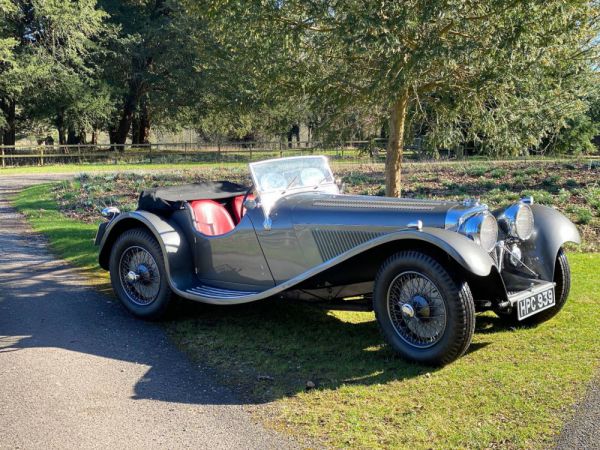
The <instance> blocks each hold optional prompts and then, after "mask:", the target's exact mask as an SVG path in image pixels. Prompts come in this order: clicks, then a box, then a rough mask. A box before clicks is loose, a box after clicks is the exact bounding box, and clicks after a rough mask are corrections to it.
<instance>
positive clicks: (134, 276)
mask: <svg viewBox="0 0 600 450" xmlns="http://www.w3.org/2000/svg"><path fill="white" fill-rule="evenodd" d="M139 278H140V276H139V275H138V274H137V273H135V272H134V271H133V270H130V271H129V272H127V281H129V282H130V283H133V282H134V281H137V280H138V279H139Z"/></svg>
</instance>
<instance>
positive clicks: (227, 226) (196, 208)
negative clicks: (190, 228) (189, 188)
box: [190, 200, 235, 236]
mask: <svg viewBox="0 0 600 450" xmlns="http://www.w3.org/2000/svg"><path fill="white" fill-rule="evenodd" d="M190 207H191V208H192V211H193V212H194V224H195V225H196V229H197V230H198V231H199V232H200V233H202V234H205V235H207V236H218V235H220V234H225V233H228V232H230V231H231V230H233V229H234V228H235V225H234V223H233V220H232V219H231V216H230V215H229V213H228V212H227V210H226V209H225V207H224V206H223V205H221V204H219V203H217V202H214V201H212V200H194V201H193V202H190Z"/></svg>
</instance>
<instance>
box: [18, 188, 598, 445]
mask: <svg viewBox="0 0 600 450" xmlns="http://www.w3.org/2000/svg"><path fill="white" fill-rule="evenodd" d="M15 204H16V206H17V207H18V208H19V209H20V210H21V211H22V212H23V213H24V214H25V215H26V216H27V218H28V219H29V221H30V222H31V224H32V225H33V227H34V228H35V229H36V230H37V231H39V232H41V233H44V234H45V235H46V236H48V238H49V240H50V243H51V246H52V249H53V250H54V251H55V252H56V253H57V254H58V255H60V256H62V257H64V258H65V259H67V260H69V261H71V262H73V263H74V264H77V265H79V266H82V267H83V268H84V269H86V271H87V272H88V274H89V275H90V276H91V278H93V279H94V280H95V281H96V282H98V281H100V282H106V280H107V278H106V274H105V273H104V272H102V271H100V270H98V267H97V263H96V249H95V248H94V247H93V242H92V241H93V237H94V233H95V230H96V225H95V224H90V223H82V222H80V221H78V220H76V219H73V218H68V217H65V216H64V215H63V214H62V213H61V212H60V211H59V210H58V207H57V204H56V201H55V192H54V191H53V190H52V189H50V188H49V186H48V185H46V186H36V187H32V188H29V189H26V190H25V191H23V192H22V193H21V194H20V195H19V196H18V198H17V199H16V200H15ZM569 259H570V261H571V265H572V271H573V288H572V291H571V297H570V300H569V302H568V304H567V305H566V307H565V309H564V310H563V311H562V312H561V313H560V314H559V315H558V316H557V317H556V318H554V319H552V320H551V321H549V322H547V323H545V324H543V325H541V326H538V327H536V328H516V329H514V328H506V327H503V326H502V325H501V324H500V323H499V321H498V320H496V318H495V316H493V315H492V314H485V315H480V316H479V317H478V320H477V330H476V333H475V336H474V339H473V344H472V345H471V348H470V351H469V352H468V353H467V354H466V355H465V356H464V357H462V358H461V359H459V360H458V361H456V362H454V363H452V364H450V365H449V366H447V367H444V368H442V369H437V370H433V369H428V368H424V367H420V366H417V365H413V364H408V363H406V362H404V361H402V360H401V359H399V358H397V357H396V356H395V355H394V354H393V353H392V352H391V351H390V350H389V349H388V348H387V347H386V346H385V345H383V343H382V339H381V337H380V336H379V333H378V331H377V327H376V324H375V321H374V316H373V314H372V313H365V312H330V311H325V310H321V309H317V308H314V307H310V306H307V305H304V304H299V303H294V302H289V301H286V302H284V301H266V302H261V303H255V304H250V305H244V306H237V307H227V308H218V307H210V306H206V305H196V304H184V305H183V306H181V307H180V308H179V309H178V312H177V313H176V317H175V318H173V319H171V320H170V321H168V322H166V323H165V327H166V328H167V330H168V332H169V334H170V335H171V336H172V338H173V340H174V341H175V342H176V343H177V345H178V346H179V347H181V348H182V349H183V350H184V351H185V352H187V353H188V354H189V355H190V356H191V357H192V358H194V359H196V360H198V361H201V362H203V363H207V364H209V365H210V366H212V367H213V368H214V369H215V370H216V371H217V373H219V374H221V376H220V379H221V380H223V382H225V383H227V384H228V385H230V386H232V387H233V388H234V389H236V390H238V392H239V393H240V395H242V396H245V397H246V398H247V400H248V402H249V403H252V404H255V406H254V407H253V408H252V410H253V412H254V414H256V416H257V417H259V418H260V419H261V420H262V421H264V422H265V423H268V424H269V425H270V426H272V427H274V428H276V429H278V430H283V431H284V432H287V433H290V434H292V435H296V436H303V437H308V438H311V439H315V440H318V441H321V442H323V443H324V444H325V445H329V446H334V447H352V448H465V447H472V448H499V447H501V448H532V447H533V448H547V447H549V446H550V445H551V442H552V440H553V439H554V438H555V436H556V434H557V433H558V432H559V431H560V429H561V426H562V424H563V423H564V420H565V419H567V418H568V417H569V416H570V414H571V412H572V407H573V405H574V403H575V402H576V401H577V400H578V399H579V398H580V397H581V396H582V394H583V392H584V390H585V387H586V384H587V383H588V382H589V381H590V379H591V377H592V375H593V373H594V370H595V369H596V368H597V365H598V361H599V359H600V346H598V342H600V326H599V324H600V308H598V301H599V300H600V282H599V281H600V280H599V279H598V267H600V254H599V253H572V254H569ZM308 381H311V382H312V383H314V384H315V385H316V388H314V389H308V390H307V388H306V386H307V382H308Z"/></svg>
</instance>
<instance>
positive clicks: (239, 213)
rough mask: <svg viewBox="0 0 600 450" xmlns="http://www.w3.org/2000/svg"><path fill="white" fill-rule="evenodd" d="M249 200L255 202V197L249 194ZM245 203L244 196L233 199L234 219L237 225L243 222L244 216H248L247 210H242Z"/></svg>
mask: <svg viewBox="0 0 600 450" xmlns="http://www.w3.org/2000/svg"><path fill="white" fill-rule="evenodd" d="M247 199H248V200H254V195H253V194H248V197H247ZM243 201H244V196H243V195H238V196H237V197H233V202H232V205H233V217H234V219H235V221H236V223H240V220H242V217H244V214H246V208H242V202H243Z"/></svg>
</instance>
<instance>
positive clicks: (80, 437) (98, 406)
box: [0, 175, 296, 449]
mask: <svg viewBox="0 0 600 450" xmlns="http://www.w3.org/2000/svg"><path fill="white" fill-rule="evenodd" d="M59 178H66V176H60V175H50V176H45V175H40V176H34V177H27V178H24V177H10V178H0V448H61V449H63V448H109V447H110V448H124V447H127V448H145V449H146V448H159V447H160V448H170V449H171V448H210V449H219V448H261V449H263V448H278V449H279V448H292V447H296V444H295V443H294V442H292V441H290V440H289V439H287V438H285V437H282V436H279V435H277V434H275V433H274V432H271V431H268V430H265V429H264V428H263V427H262V426H261V425H259V424H257V423H254V422H253V420H252V419H251V417H250V416H249V414H248V413H247V411H246V410H245V409H244V407H243V405H242V403H241V402H239V401H238V400H237V399H236V398H235V395H233V394H232V393H231V392H229V391H228V390H227V389H225V388H223V387H221V386H220V385H219V383H218V380H215V377H214V375H213V374H212V373H211V372H210V371H209V370H208V369H206V368H204V367H197V366H195V365H193V364H192V363H191V362H190V361H189V360H188V359H187V358H186V357H185V356H184V355H183V354H182V353H180V352H179V351H178V350H177V349H176V348H175V347H174V346H173V345H172V344H171V343H170V342H169V341H168V340H167V338H166V336H165V333H164V332H163V330H162V329H161V328H160V327H159V326H158V325H156V324H152V323H146V322H142V321H139V320H135V319H133V318H131V317H130V316H128V315H127V314H125V313H124V310H123V309H122V308H121V307H120V306H119V305H118V304H117V302H114V301H111V300H109V299H108V298H107V297H105V296H104V295H102V294H100V293H98V292H96V291H94V290H93V289H91V288H89V287H86V286H85V283H84V282H83V280H82V278H81V276H80V275H78V274H77V273H75V272H74V271H73V270H72V269H71V268H70V267H69V266H68V264H66V263H65V262H64V261H60V260H57V259H56V258H55V257H53V256H52V255H50V253H49V252H48V251H47V249H46V245H45V242H44V240H43V239H42V238H41V237H39V236H37V235H35V234H34V233H32V232H31V231H30V228H29V227H28V226H27V224H26V223H25V221H24V220H23V218H22V217H21V216H20V215H19V214H17V213H16V212H15V210H14V209H12V208H11V207H10V205H9V203H8V201H7V196H9V195H10V194H11V193H14V192H16V191H17V190H18V189H20V188H21V187H22V186H24V185H26V184H32V183H37V182H41V181H48V180H53V179H59Z"/></svg>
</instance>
